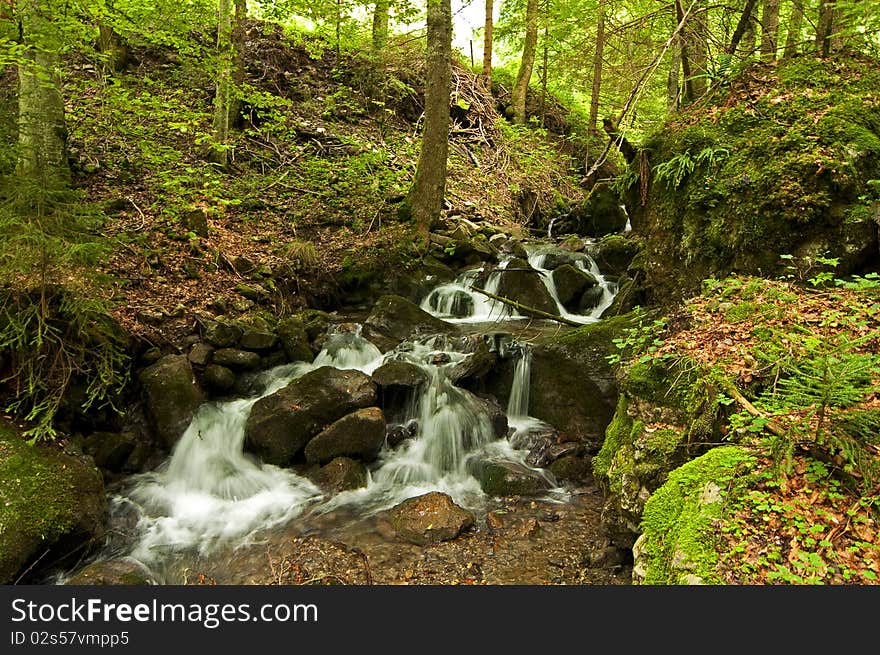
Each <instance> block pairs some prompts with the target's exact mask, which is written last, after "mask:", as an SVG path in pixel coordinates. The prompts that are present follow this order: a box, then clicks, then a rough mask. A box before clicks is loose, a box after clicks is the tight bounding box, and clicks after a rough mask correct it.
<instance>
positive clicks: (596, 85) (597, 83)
mask: <svg viewBox="0 0 880 655" xmlns="http://www.w3.org/2000/svg"><path fill="white" fill-rule="evenodd" d="M597 11H598V17H597V21H596V47H595V49H594V50H593V88H592V90H591V91H590V129H591V130H595V129H597V126H596V121H597V120H598V118H599V92H600V91H601V89H602V56H603V53H604V50H605V0H599V5H598V7H597Z"/></svg>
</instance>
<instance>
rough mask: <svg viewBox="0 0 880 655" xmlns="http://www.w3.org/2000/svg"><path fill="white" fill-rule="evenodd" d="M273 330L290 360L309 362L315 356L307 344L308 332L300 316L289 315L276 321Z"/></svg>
mask: <svg viewBox="0 0 880 655" xmlns="http://www.w3.org/2000/svg"><path fill="white" fill-rule="evenodd" d="M325 329H326V326H325ZM275 330H276V332H277V333H278V340H279V341H280V342H281V347H282V348H283V349H284V354H285V355H287V359H289V360H290V361H291V362H310V361H312V360H313V359H314V358H315V354H314V353H313V352H312V348H311V346H310V345H309V333H308V331H307V330H306V326H305V323H303V321H302V320H301V319H300V318H298V317H296V316H291V317H290V318H286V319H283V320H281V321H279V322H278V326H277V327H276V328H275ZM316 336H317V335H316Z"/></svg>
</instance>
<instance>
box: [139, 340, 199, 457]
mask: <svg viewBox="0 0 880 655" xmlns="http://www.w3.org/2000/svg"><path fill="white" fill-rule="evenodd" d="M139 379H140V383H141V387H142V388H143V391H144V400H145V408H146V413H147V418H148V420H149V422H150V425H151V427H152V428H153V430H154V432H155V433H156V436H158V437H159V440H160V441H161V442H162V443H163V444H164V445H165V446H166V447H167V448H169V449H170V448H172V447H173V446H174V444H176V443H177V441H178V440H179V439H180V437H181V436H182V435H183V432H184V430H186V428H187V426H189V424H190V422H191V421H192V419H193V416H194V415H195V413H196V410H197V409H198V408H199V405H201V404H202V403H203V402H204V401H205V395H204V393H203V392H202V389H201V387H199V384H198V382H197V381H196V378H195V375H194V374H193V370H192V365H191V364H190V362H189V359H188V358H187V356H186V355H166V356H165V357H162V358H161V359H160V360H159V361H158V362H156V363H155V364H153V365H151V366H149V367H147V368H145V369H144V370H143V371H141V373H140V375H139Z"/></svg>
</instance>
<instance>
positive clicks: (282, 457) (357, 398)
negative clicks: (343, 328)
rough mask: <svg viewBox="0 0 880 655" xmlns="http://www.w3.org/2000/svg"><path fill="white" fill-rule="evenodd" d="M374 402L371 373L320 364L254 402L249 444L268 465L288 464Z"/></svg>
mask: <svg viewBox="0 0 880 655" xmlns="http://www.w3.org/2000/svg"><path fill="white" fill-rule="evenodd" d="M376 400H377V397H376V385H375V384H374V383H373V381H372V380H371V379H370V378H369V377H368V376H367V375H364V374H363V373H361V372H360V371H355V370H339V369H336V368H333V367H331V366H322V367H320V368H317V369H315V370H314V371H310V372H309V373H306V374H305V375H303V376H302V377H300V378H297V379H296V380H294V381H293V382H291V383H290V384H289V385H287V386H286V387H284V388H283V389H281V390H279V391H276V392H275V393H273V394H269V395H268V396H265V397H263V398H261V399H260V400H258V401H257V402H256V403H255V404H254V406H253V408H252V409H251V413H250V415H249V416H248V419H247V423H246V424H245V446H246V447H247V449H248V450H250V451H251V452H253V453H256V454H257V455H258V456H259V457H261V458H262V459H263V461H264V462H267V463H269V464H275V465H276V466H286V465H288V464H290V463H291V462H292V461H293V459H294V457H296V456H297V455H298V454H300V452H301V451H302V449H303V448H304V447H305V445H306V444H307V443H308V442H309V441H310V440H311V439H312V437H314V436H315V435H317V434H318V433H319V432H321V431H322V430H323V429H324V428H325V427H326V426H328V425H330V424H331V423H333V422H334V421H336V420H338V419H340V418H342V417H343V416H345V415H347V414H350V413H351V412H353V411H354V410H356V409H360V408H362V407H373V406H375V405H376Z"/></svg>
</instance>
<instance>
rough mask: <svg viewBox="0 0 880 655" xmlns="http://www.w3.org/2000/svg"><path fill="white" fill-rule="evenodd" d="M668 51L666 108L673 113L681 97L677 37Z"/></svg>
mask: <svg viewBox="0 0 880 655" xmlns="http://www.w3.org/2000/svg"><path fill="white" fill-rule="evenodd" d="M669 49H670V52H671V53H672V57H671V61H670V62H669V74H668V75H667V76H666V108H667V109H668V110H669V111H675V110H676V109H678V105H679V99H680V97H681V90H680V89H679V84H680V79H681V78H680V76H679V71H680V70H681V42H680V40H679V38H678V37H677V36H676V37H675V39H674V41H673V43H672V45H671V46H670V48H669Z"/></svg>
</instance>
